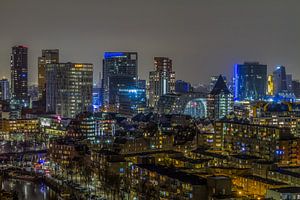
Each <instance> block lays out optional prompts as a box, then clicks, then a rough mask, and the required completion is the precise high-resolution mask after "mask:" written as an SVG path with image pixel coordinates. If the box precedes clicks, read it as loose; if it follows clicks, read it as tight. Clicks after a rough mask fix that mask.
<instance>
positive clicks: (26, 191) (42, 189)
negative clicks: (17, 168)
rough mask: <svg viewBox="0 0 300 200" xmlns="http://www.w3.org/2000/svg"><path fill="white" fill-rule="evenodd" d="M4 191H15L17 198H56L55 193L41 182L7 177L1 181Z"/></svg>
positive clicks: (44, 199)
mask: <svg viewBox="0 0 300 200" xmlns="http://www.w3.org/2000/svg"><path fill="white" fill-rule="evenodd" d="M1 188H2V189H4V190H6V191H12V190H14V191H16V192H17V194H18V200H57V199H58V196H57V194H56V193H55V192H54V191H53V190H51V189H50V188H49V187H47V186H46V185H45V184H44V183H42V182H30V181H23V180H16V179H7V180H3V179H2V182H1Z"/></svg>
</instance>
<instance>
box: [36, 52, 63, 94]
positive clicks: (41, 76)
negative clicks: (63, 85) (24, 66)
mask: <svg viewBox="0 0 300 200" xmlns="http://www.w3.org/2000/svg"><path fill="white" fill-rule="evenodd" d="M52 63H59V50H58V49H46V50H42V56H41V57H39V58H38V87H39V98H42V96H43V95H45V92H46V65H47V64H52Z"/></svg>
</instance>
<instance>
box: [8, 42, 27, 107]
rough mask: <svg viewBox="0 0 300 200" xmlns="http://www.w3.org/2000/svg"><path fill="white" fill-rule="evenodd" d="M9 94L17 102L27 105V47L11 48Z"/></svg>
mask: <svg viewBox="0 0 300 200" xmlns="http://www.w3.org/2000/svg"><path fill="white" fill-rule="evenodd" d="M11 95H12V98H14V99H15V101H16V102H18V104H20V105H22V106H24V107H27V106H28V103H29V101H28V48H27V47H25V46H14V47H13V48H12V54H11Z"/></svg>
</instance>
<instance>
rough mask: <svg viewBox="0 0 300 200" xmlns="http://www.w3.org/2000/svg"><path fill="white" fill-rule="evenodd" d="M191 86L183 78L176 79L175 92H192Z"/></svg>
mask: <svg viewBox="0 0 300 200" xmlns="http://www.w3.org/2000/svg"><path fill="white" fill-rule="evenodd" d="M192 90H193V88H192V86H191V84H190V83H189V82H185V81H183V80H177V81H176V82H175V92H176V93H188V92H192Z"/></svg>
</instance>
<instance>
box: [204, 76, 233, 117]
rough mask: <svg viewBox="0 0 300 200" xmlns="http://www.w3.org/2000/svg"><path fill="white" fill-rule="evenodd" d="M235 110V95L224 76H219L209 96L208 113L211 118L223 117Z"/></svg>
mask: <svg viewBox="0 0 300 200" xmlns="http://www.w3.org/2000/svg"><path fill="white" fill-rule="evenodd" d="M232 111H233V95H232V94H231V92H230V91H229V89H228V87H227V86H226V83H225V81H224V79H223V76H221V75H220V76H219V78H218V80H217V82H216V84H215V86H214V88H213V90H212V91H211V92H210V93H209V95H208V98H207V114H208V117H209V118H211V119H221V118H223V117H225V116H226V115H228V114H229V113H230V112H232Z"/></svg>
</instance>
